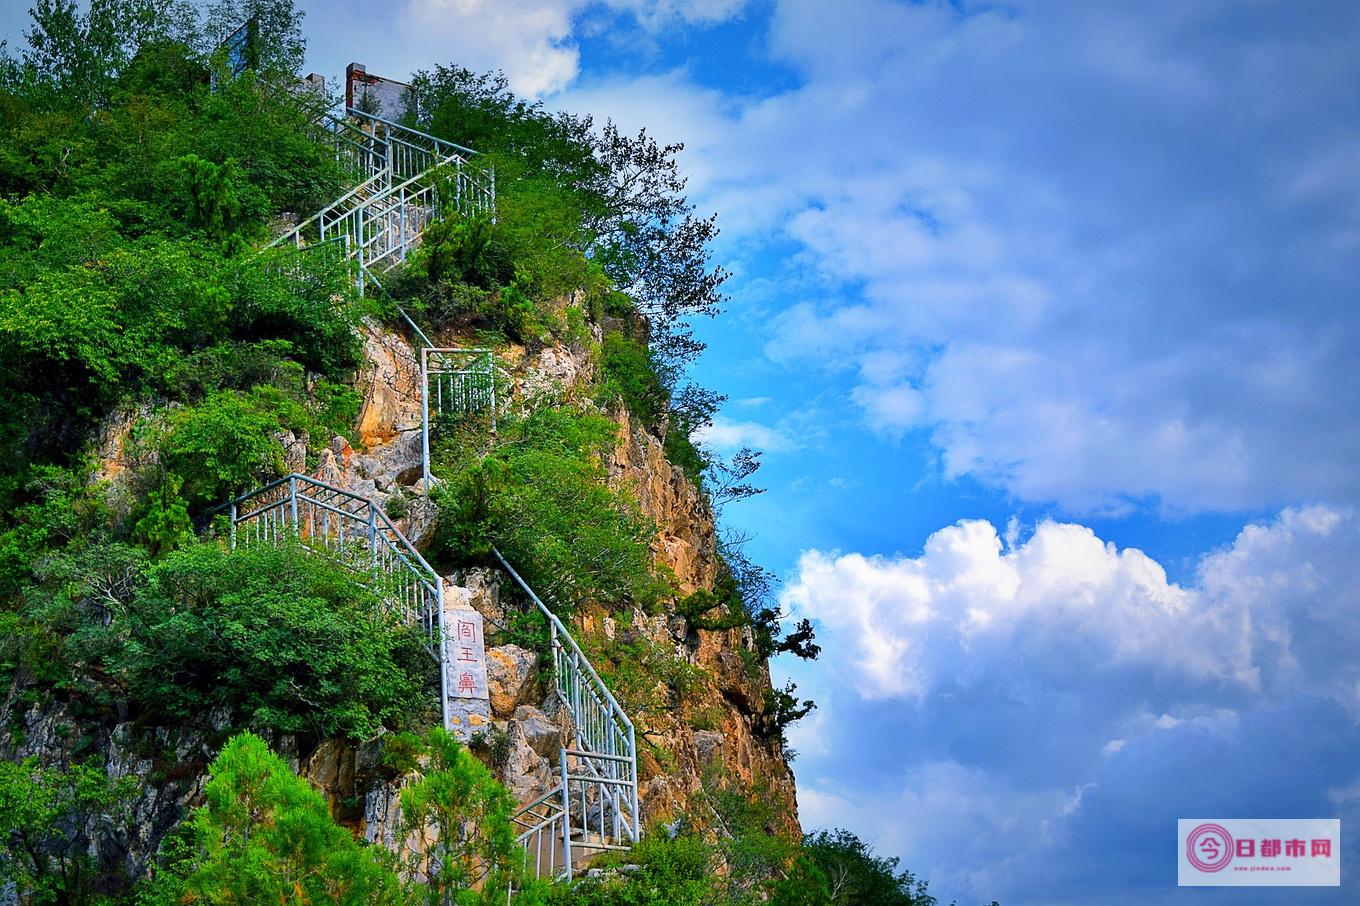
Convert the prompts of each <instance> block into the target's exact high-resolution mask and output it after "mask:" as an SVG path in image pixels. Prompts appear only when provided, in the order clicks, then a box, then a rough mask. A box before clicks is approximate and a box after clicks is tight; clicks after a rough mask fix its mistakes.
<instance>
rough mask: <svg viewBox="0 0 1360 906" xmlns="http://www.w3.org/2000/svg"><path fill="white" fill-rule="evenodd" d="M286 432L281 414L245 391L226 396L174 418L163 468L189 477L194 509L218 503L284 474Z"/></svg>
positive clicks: (164, 445) (169, 425)
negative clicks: (283, 437) (283, 434)
mask: <svg viewBox="0 0 1360 906" xmlns="http://www.w3.org/2000/svg"><path fill="white" fill-rule="evenodd" d="M282 428H283V426H282V424H281V423H280V420H279V418H278V414H277V413H275V412H270V411H269V410H267V409H265V408H264V407H261V406H260V405H258V404H257V403H256V401H255V400H253V399H252V398H251V397H250V396H248V395H247V394H244V393H241V392H240V391H236V390H222V391H219V392H217V393H214V394H212V395H210V396H209V397H208V398H207V399H205V400H204V401H203V402H202V403H200V404H198V405H197V406H190V407H187V408H184V409H180V410H178V411H176V412H173V413H171V415H170V417H169V419H168V423H167V426H166V432H165V437H164V440H163V441H162V442H161V444H160V449H161V462H162V463H163V464H164V466H165V468H167V469H168V470H170V471H171V472H172V473H175V474H179V475H183V476H184V495H185V497H187V498H188V500H189V501H191V502H192V503H193V504H195V505H196V506H202V505H204V504H208V503H218V502H221V501H223V500H225V499H227V498H229V497H233V496H235V495H237V494H240V493H243V492H245V491H247V490H249V489H250V488H251V487H253V486H255V485H257V484H261V483H263V482H264V481H266V480H268V479H269V478H272V477H275V476H277V475H281V474H283V473H284V471H285V469H286V467H285V465H284V449H283V444H282V443H281V441H280V440H279V437H278V434H279V432H280V431H281V430H282Z"/></svg>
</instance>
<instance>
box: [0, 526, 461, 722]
mask: <svg viewBox="0 0 1360 906" xmlns="http://www.w3.org/2000/svg"><path fill="white" fill-rule="evenodd" d="M42 578H43V579H44V580H45V581H43V582H42V583H40V584H37V585H34V586H33V587H31V588H30V589H28V590H27V591H26V592H25V594H24V596H23V602H24V604H25V605H26V606H25V609H24V616H25V619H24V620H23V621H22V622H20V623H18V624H16V625H15V629H16V630H17V631H16V633H15V635H14V636H12V637H11V638H10V640H9V644H11V645H13V644H16V643H17V644H19V645H21V646H23V650H22V651H21V653H20V659H21V660H23V661H25V662H26V663H31V664H36V663H38V662H39V661H41V663H42V664H43V669H44V671H45V672H46V673H47V675H48V676H50V677H51V680H52V681H53V682H54V683H56V684H58V685H61V686H64V687H66V688H68V689H72V690H74V691H80V692H82V693H84V694H86V695H87V696H89V697H90V700H91V701H92V702H95V703H98V702H101V701H112V700H119V701H124V702H126V703H127V704H128V705H129V706H130V707H131V708H132V709H133V711H134V713H136V714H137V715H138V717H139V718H140V719H142V720H145V721H148V722H152V723H160V724H172V725H175V724H193V723H200V724H201V723H202V722H203V721H205V720H207V719H209V718H211V719H214V720H216V721H218V722H224V723H227V724H235V725H238V726H251V727H256V728H259V729H261V730H278V731H286V732H301V733H306V734H310V735H313V736H314V737H316V738H325V737H328V736H336V735H340V736H350V737H353V738H357V739H364V738H368V737H370V736H372V735H373V734H374V733H375V732H377V731H378V730H379V729H380V728H381V727H383V726H388V727H396V728H400V727H403V726H406V725H410V724H416V723H419V722H421V721H423V720H425V719H427V718H428V712H427V709H428V707H429V705H428V704H427V703H428V702H429V697H428V696H427V695H426V694H425V688H426V686H425V684H426V682H432V681H433V677H432V674H433V672H434V670H433V662H432V661H431V659H430V657H429V655H428V654H426V652H425V650H424V647H423V643H422V642H421V641H420V640H419V638H418V637H416V635H415V634H414V633H413V631H412V630H410V629H408V628H407V627H406V626H405V625H404V624H402V623H400V622H398V621H397V619H396V618H395V617H392V616H388V615H386V612H385V609H384V607H383V605H382V602H381V601H380V600H379V598H378V596H377V595H376V594H375V593H373V592H371V591H369V590H367V589H365V588H364V587H362V586H360V585H359V584H357V583H356V582H355V581H354V578H353V575H352V574H351V573H350V572H348V571H347V570H346V569H345V568H344V567H342V566H339V565H337V564H334V563H331V562H330V561H328V560H325V559H322V558H318V557H312V556H308V555H306V554H304V553H302V552H300V551H298V550H295V549H293V548H291V547H287V546H285V547H272V546H261V547H247V548H243V549H241V550H238V551H237V552H235V553H232V554H229V553H227V552H226V551H225V550H224V549H222V548H221V547H220V546H218V545H217V544H215V543H203V544H193V545H191V546H189V547H187V548H185V549H183V550H179V551H175V552H173V553H170V554H169V555H167V556H166V557H164V558H163V559H161V560H159V561H155V562H147V560H146V559H145V557H144V556H143V555H142V554H140V552H138V551H137V550H136V549H135V548H131V547H128V546H125V545H118V544H93V545H89V546H86V547H84V548H81V549H80V551H79V553H71V554H66V555H62V556H56V557H52V558H50V559H49V561H48V562H47V563H45V564H44V567H43V569H42ZM24 655H26V656H24Z"/></svg>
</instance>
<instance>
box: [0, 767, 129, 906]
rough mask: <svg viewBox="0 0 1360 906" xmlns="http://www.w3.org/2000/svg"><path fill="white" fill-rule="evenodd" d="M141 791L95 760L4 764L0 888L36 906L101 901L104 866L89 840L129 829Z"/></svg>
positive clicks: (0, 789) (75, 905)
mask: <svg viewBox="0 0 1360 906" xmlns="http://www.w3.org/2000/svg"><path fill="white" fill-rule="evenodd" d="M136 789H137V780H136V779H135V778H133V777H124V778H123V779H122V780H119V781H111V780H110V779H109V777H108V775H107V774H106V773H105V772H104V770H103V769H102V768H100V767H99V766H98V765H96V764H94V763H90V764H81V763H76V764H72V765H71V766H70V767H69V768H68V769H66V770H60V769H58V768H56V767H53V766H50V765H44V764H42V763H40V762H39V761H38V759H36V758H27V759H25V760H23V761H20V762H13V761H0V887H3V886H4V885H7V884H14V885H15V887H16V888H17V889H18V890H21V891H26V892H27V898H26V901H25V902H27V903H29V904H32V906H49V904H51V906H58V904H70V906H81V904H86V903H94V902H97V901H98V900H99V896H98V888H99V881H100V870H101V868H103V866H101V865H99V864H98V863H97V862H96V860H95V858H94V857H93V856H92V855H91V854H90V839H91V837H92V836H93V835H99V834H108V835H113V834H117V833H121V832H123V831H125V830H126V826H127V822H128V814H127V804H128V800H129V799H130V798H131V797H132V795H133V793H134V792H135V791H136Z"/></svg>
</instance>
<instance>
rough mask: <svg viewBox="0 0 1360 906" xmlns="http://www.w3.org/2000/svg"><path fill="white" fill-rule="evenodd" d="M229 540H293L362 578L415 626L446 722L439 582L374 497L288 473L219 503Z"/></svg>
mask: <svg viewBox="0 0 1360 906" xmlns="http://www.w3.org/2000/svg"><path fill="white" fill-rule="evenodd" d="M221 509H226V510H227V511H228V513H229V517H230V520H231V527H230V539H231V540H230V544H231V548H232V550H235V549H236V548H237V546H238V545H252V544H280V543H287V542H290V541H291V542H297V543H299V544H301V545H302V547H303V548H304V549H306V550H310V551H313V552H317V553H321V554H324V555H325V556H327V557H329V558H330V559H332V560H334V561H336V562H338V563H340V564H342V565H344V566H346V567H348V568H349V569H351V570H353V571H354V572H355V573H358V574H359V575H360V576H362V577H364V578H365V583H364V584H366V585H368V586H369V587H371V588H372V589H373V590H374V591H375V592H376V593H377V594H378V595H379V596H380V597H381V598H382V599H383V601H384V602H385V603H386V604H387V605H388V606H389V607H390V608H391V609H392V610H393V611H394V613H395V614H396V615H397V616H398V617H399V618H400V619H401V620H402V621H403V622H405V623H406V624H407V625H409V626H412V627H414V628H415V629H416V630H417V631H418V632H419V633H420V635H421V637H422V639H423V640H424V642H425V647H426V650H427V651H428V652H429V653H430V656H431V657H433V658H434V659H435V661H436V662H438V663H439V683H440V693H441V694H440V714H441V715H442V717H443V723H444V727H445V729H447V728H448V726H449V724H448V689H447V684H448V677H447V676H446V672H445V670H444V659H443V656H442V654H443V643H442V640H443V639H444V638H445V636H444V580H443V579H442V578H441V577H440V575H439V574H438V573H437V572H435V570H434V567H432V566H430V564H429V563H427V562H425V558H424V557H422V556H421V555H420V552H419V551H417V550H416V549H415V546H414V545H413V544H411V542H410V541H409V540H408V539H407V538H406V536H405V535H403V534H402V533H401V531H400V530H399V529H398V528H397V527H396V526H395V525H393V524H392V521H391V520H390V519H388V518H387V514H386V513H384V512H383V511H382V510H381V509H380V508H379V507H378V506H377V505H376V504H374V503H373V501H371V500H369V499H368V498H367V497H362V496H360V495H358V494H354V493H352V492H350V491H346V490H344V489H342V488H337V487H335V486H334V485H330V484H327V483H325V482H324V481H318V480H317V479H315V478H310V477H308V476H306V475H299V474H296V473H294V474H292V475H289V476H287V477H286V478H280V479H278V480H277V481H273V482H270V483H269V484H267V485H265V486H264V487H261V488H259V489H257V490H254V491H251V492H250V493H248V494H243V495H241V496H240V497H237V498H236V499H235V500H232V501H231V502H230V503H227V504H225V505H224V506H223V507H220V508H219V510H221Z"/></svg>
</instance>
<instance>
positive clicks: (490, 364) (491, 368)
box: [486, 349, 496, 434]
mask: <svg viewBox="0 0 1360 906" xmlns="http://www.w3.org/2000/svg"><path fill="white" fill-rule="evenodd" d="M486 375H487V380H488V381H489V382H490V387H491V433H492V434H495V433H496V360H495V359H494V358H493V357H492V355H491V350H490V349H488V350H487V351H486Z"/></svg>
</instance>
